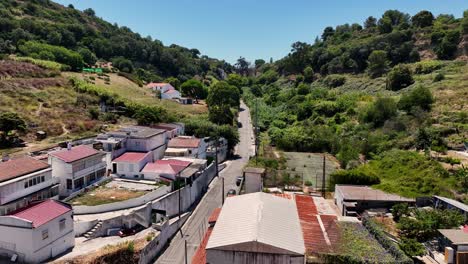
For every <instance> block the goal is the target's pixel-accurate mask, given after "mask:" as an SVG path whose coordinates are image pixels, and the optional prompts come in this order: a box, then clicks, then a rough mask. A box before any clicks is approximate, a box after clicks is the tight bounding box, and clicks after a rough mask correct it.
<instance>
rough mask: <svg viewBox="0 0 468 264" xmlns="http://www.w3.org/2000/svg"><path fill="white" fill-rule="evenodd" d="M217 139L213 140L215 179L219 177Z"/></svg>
mask: <svg viewBox="0 0 468 264" xmlns="http://www.w3.org/2000/svg"><path fill="white" fill-rule="evenodd" d="M218 143H219V139H218V137H216V138H215V165H216V177H219V169H218Z"/></svg>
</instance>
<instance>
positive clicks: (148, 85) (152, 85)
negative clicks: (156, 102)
mask: <svg viewBox="0 0 468 264" xmlns="http://www.w3.org/2000/svg"><path fill="white" fill-rule="evenodd" d="M166 84H169V83H153V82H152V83H148V84H147V85H146V87H154V86H164V85H166Z"/></svg>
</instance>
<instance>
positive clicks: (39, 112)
mask: <svg viewBox="0 0 468 264" xmlns="http://www.w3.org/2000/svg"><path fill="white" fill-rule="evenodd" d="M43 105H44V103H42V102H40V103H39V107H38V108H37V110H36V116H39V115H41V112H42V106H43Z"/></svg>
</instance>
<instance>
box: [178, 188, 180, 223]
mask: <svg viewBox="0 0 468 264" xmlns="http://www.w3.org/2000/svg"><path fill="white" fill-rule="evenodd" d="M178 194H179V195H178V196H179V219H180V188H179V190H178Z"/></svg>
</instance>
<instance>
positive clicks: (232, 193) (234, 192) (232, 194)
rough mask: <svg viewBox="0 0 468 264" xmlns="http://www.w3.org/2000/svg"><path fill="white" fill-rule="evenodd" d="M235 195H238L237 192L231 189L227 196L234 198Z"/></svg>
mask: <svg viewBox="0 0 468 264" xmlns="http://www.w3.org/2000/svg"><path fill="white" fill-rule="evenodd" d="M234 195H236V190H234V189H230V190H229V191H228V193H227V196H234Z"/></svg>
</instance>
